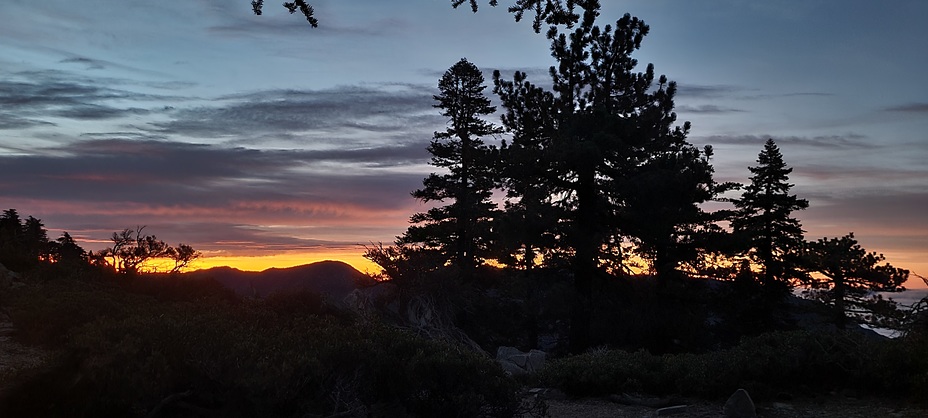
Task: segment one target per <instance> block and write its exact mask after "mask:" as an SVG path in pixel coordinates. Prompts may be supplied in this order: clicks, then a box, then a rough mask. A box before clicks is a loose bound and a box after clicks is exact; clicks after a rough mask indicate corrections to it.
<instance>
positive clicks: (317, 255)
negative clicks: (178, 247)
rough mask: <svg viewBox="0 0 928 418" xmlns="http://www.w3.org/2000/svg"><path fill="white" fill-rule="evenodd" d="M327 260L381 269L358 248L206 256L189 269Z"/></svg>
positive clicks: (280, 265) (282, 265)
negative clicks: (257, 254)
mask: <svg viewBox="0 0 928 418" xmlns="http://www.w3.org/2000/svg"><path fill="white" fill-rule="evenodd" d="M327 260H334V261H342V262H344V263H348V264H350V265H351V266H352V267H354V268H356V269H358V271H360V272H362V273H376V272H379V271H380V267H379V266H377V265H376V264H374V263H372V262H370V261H369V260H368V259H366V258H364V257H363V256H362V251H360V250H357V249H346V250H344V251H338V250H326V251H316V252H300V253H284V254H274V255H263V256H213V257H207V256H204V257H202V258H200V259H198V260H196V261H195V262H194V264H193V266H192V269H188V271H189V270H197V269H208V268H212V267H224V266H228V267H232V268H236V269H239V270H243V271H262V270H267V269H269V268H287V267H295V266H301V265H304V264H311V263H315V262H319V261H327Z"/></svg>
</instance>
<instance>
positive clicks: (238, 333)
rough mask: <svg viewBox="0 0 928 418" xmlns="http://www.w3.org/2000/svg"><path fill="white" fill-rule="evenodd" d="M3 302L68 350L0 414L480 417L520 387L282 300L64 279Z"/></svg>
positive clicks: (468, 359) (507, 403)
mask: <svg viewBox="0 0 928 418" xmlns="http://www.w3.org/2000/svg"><path fill="white" fill-rule="evenodd" d="M97 291H99V292H97ZM8 301H10V302H11V303H12V305H11V309H13V310H14V311H16V312H18V314H17V317H18V318H19V321H18V322H17V325H18V326H21V325H19V324H25V323H29V324H30V325H33V326H35V327H36V328H37V329H41V330H43V331H41V332H38V333H37V335H36V336H35V337H32V338H34V339H35V340H37V341H42V340H45V339H48V341H61V344H62V347H63V348H62V349H61V350H60V356H59V357H58V359H57V361H55V362H53V363H52V364H51V365H49V367H48V368H47V369H46V370H43V371H40V372H36V373H34V374H32V375H28V376H21V382H20V384H19V385H18V386H16V387H13V388H11V389H9V390H7V392H6V393H5V394H4V396H3V397H2V399H0V416H4V417H8V416H9V417H15V416H69V417H70V416H74V417H79V416H146V415H149V414H150V413H152V412H153V413H154V416H165V417H167V416H190V415H192V414H200V415H202V414H204V413H209V414H218V416H229V417H252V416H253V417H274V416H281V417H290V416H305V415H307V414H315V415H322V416H328V415H332V414H336V413H343V412H352V413H353V414H356V415H373V416H378V415H379V416H405V415H408V416H459V417H475V416H508V415H512V413H513V412H514V409H515V407H516V406H517V402H518V398H517V390H518V386H517V384H516V383H515V382H514V381H513V380H511V379H510V378H508V377H507V376H506V375H505V374H504V373H503V372H502V370H501V369H499V367H497V366H496V364H494V363H493V362H492V361H491V360H490V359H488V358H486V357H483V356H480V355H477V354H475V353H472V352H469V351H466V350H465V349H462V348H460V347H457V346H453V345H449V344H445V343H439V342H434V341H428V340H424V339H422V338H419V337H417V336H415V335H412V334H410V333H408V332H404V331H401V330H397V329H393V328H389V327H386V326H384V325H380V324H377V323H364V322H358V321H355V320H352V319H348V318H344V317H343V318H337V317H332V316H318V315H312V314H309V313H306V312H303V313H301V312H289V311H288V310H283V309H281V306H282V304H281V302H280V300H271V301H269V302H263V301H258V302H251V303H236V304H231V303H226V302H223V301H222V300H221V299H214V300H204V301H202V302H201V303H191V302H159V301H156V300H155V299H153V298H151V297H147V296H144V295H138V294H129V293H125V292H121V291H120V290H119V289H96V290H93V289H88V288H77V289H75V288H72V287H68V286H61V287H58V288H49V287H44V288H43V289H38V288H36V289H30V290H24V291H22V292H20V293H19V294H18V295H17V296H16V297H15V298H13V297H11V298H8ZM68 301H71V302H68ZM60 302H66V303H60ZM289 302H290V301H288V303H289ZM25 303H28V304H33V303H38V304H40V305H23V304H25ZM45 305H48V306H45ZM80 309H85V310H86V311H87V314H86V315H77V314H76V313H77V312H78V311H80ZM309 311H313V310H312V309H310V310H309ZM32 315H38V316H41V317H42V318H43V319H42V320H43V321H48V322H47V323H44V324H43V323H39V322H34V321H33V322H30V320H29V319H28V318H30V317H31V316H32ZM69 315H75V317H74V318H69V317H68V316H69ZM51 330H54V332H56V333H60V335H65V337H51V336H49V335H47V334H48V333H49V332H51Z"/></svg>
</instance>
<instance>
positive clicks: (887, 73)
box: [0, 0, 928, 287]
mask: <svg viewBox="0 0 928 418" xmlns="http://www.w3.org/2000/svg"><path fill="white" fill-rule="evenodd" d="M450 3H451V2H450V0H396V1H389V2H387V1H382V0H352V1H347V0H313V1H311V2H310V4H312V5H313V6H314V7H315V9H316V17H317V18H318V19H319V20H320V26H319V27H318V28H315V29H314V28H311V27H310V26H309V25H308V24H307V23H306V21H305V20H304V19H303V18H302V16H300V15H299V14H297V15H289V14H288V13H287V12H286V10H285V9H284V8H282V7H280V6H279V5H277V4H276V3H273V4H272V3H267V4H266V5H265V10H264V12H265V13H264V15H263V16H254V15H253V13H252V11H251V5H250V2H248V1H247V0H189V1H187V0H185V1H157V2H113V1H106V0H82V1H79V2H75V1H73V0H48V1H41V2H38V1H34V0H3V1H2V2H0V17H2V21H3V22H4V23H3V25H0V207H2V208H3V209H6V208H15V209H17V210H18V211H19V213H20V214H21V215H23V216H26V215H33V216H35V217H37V218H40V219H41V220H42V221H43V222H44V223H45V225H46V227H47V228H48V229H49V231H50V235H51V236H52V238H56V237H58V236H60V234H61V232H63V231H68V232H69V233H70V234H71V235H72V236H73V237H75V238H76V239H77V240H78V242H79V243H80V244H81V245H82V246H83V247H84V248H86V249H91V250H99V249H100V248H103V247H105V246H106V245H107V244H108V238H109V236H110V235H111V234H112V233H113V232H114V231H119V230H122V229H123V228H133V229H134V228H135V227H136V226H140V225H145V226H146V229H145V232H147V233H150V234H154V235H157V236H158V237H159V238H161V239H163V240H165V241H167V242H168V243H170V244H176V243H185V244H189V245H192V246H193V247H194V248H196V249H198V250H200V251H202V253H203V258H202V259H201V260H200V261H199V262H198V266H200V267H209V266H215V265H232V266H234V267H238V268H241V269H247V270H261V269H264V268H268V267H287V266H292V265H298V264H305V263H309V262H313V261H319V260H323V259H339V260H343V261H346V262H349V263H351V264H353V265H355V266H356V267H358V268H359V269H361V270H362V271H363V270H368V271H374V270H375V268H374V267H373V266H372V265H370V264H369V263H366V262H365V260H363V258H362V257H361V254H362V253H363V246H364V245H371V244H372V243H378V242H384V243H390V242H392V241H393V239H394V238H395V236H397V235H399V234H402V233H403V231H404V230H405V229H406V227H407V226H408V219H409V216H410V215H412V214H413V213H415V212H418V211H422V210H424V209H425V208H426V206H424V205H423V204H422V203H421V202H417V201H416V200H415V199H413V198H412V197H411V196H410V192H411V191H412V190H415V189H417V188H419V187H420V186H421V181H422V179H423V177H425V176H426V175H427V174H428V173H429V172H431V171H434V170H432V168H431V167H430V166H429V165H428V158H429V156H428V153H427V152H426V151H425V148H426V146H427V145H428V143H429V141H430V140H431V138H432V135H433V133H434V132H435V131H440V130H444V129H445V126H446V122H447V121H446V120H445V119H444V118H443V117H441V116H440V115H439V114H438V111H437V109H435V108H434V107H433V106H432V105H433V103H434V100H433V99H432V95H433V94H436V93H437V82H438V79H439V78H440V77H441V74H442V73H443V72H444V71H445V70H446V69H447V68H448V67H450V66H451V65H453V64H454V63H455V62H457V61H458V60H459V59H461V58H464V57H466V58H467V59H468V60H469V61H471V62H473V63H474V64H476V65H477V66H478V67H480V68H481V69H482V70H483V71H485V73H486V74H487V81H488V85H489V84H491V80H490V77H489V74H491V73H492V71H493V70H500V71H501V72H502V73H503V75H504V76H508V78H511V74H512V73H513V72H514V71H516V70H522V71H526V72H527V73H528V74H529V78H530V80H531V81H533V82H535V83H537V84H544V83H546V82H548V81H549V79H548V77H547V75H546V72H547V68H548V67H549V66H550V65H552V64H554V62H553V59H552V58H551V56H550V52H549V43H548V41H547V40H546V39H545V37H544V36H543V34H542V35H539V34H535V33H534V32H533V31H532V28H531V22H530V21H523V22H520V23H516V22H515V21H514V19H513V17H512V15H510V14H508V13H507V12H506V10H505V7H506V6H508V3H507V1H506V0H502V1H500V4H501V6H500V7H496V8H492V7H489V6H488V5H486V2H483V3H481V6H482V7H481V8H480V10H479V11H478V13H476V14H474V13H471V12H470V10H469V8H466V7H462V8H461V9H458V10H454V9H452V7H451V4H450ZM604 3H606V5H605V6H604V8H603V11H602V14H601V16H600V19H599V20H598V22H600V23H601V24H607V23H610V22H614V21H615V20H616V19H618V18H620V17H621V16H622V15H623V14H624V13H631V14H632V15H634V16H638V17H640V18H642V19H643V20H644V21H645V22H646V23H648V24H649V25H650V29H651V31H650V34H649V35H648V36H647V37H646V38H645V39H644V41H643V43H642V47H641V49H640V50H639V51H637V52H636V53H635V54H634V57H635V58H637V59H638V60H639V62H640V63H641V64H640V65H641V68H642V69H643V68H644V65H645V64H646V63H653V64H654V65H655V68H656V72H657V73H658V74H666V75H667V76H668V78H670V79H671V80H674V81H676V82H677V83H678V87H679V93H678V96H677V101H676V105H677V106H676V111H677V114H678V118H679V121H681V122H682V121H691V122H692V124H693V128H692V130H691V133H690V136H689V140H690V141H691V142H692V143H694V144H696V145H700V146H701V145H705V144H711V145H713V147H714V149H715V157H714V159H713V164H714V166H715V168H716V178H717V180H719V181H737V182H740V183H746V182H748V177H749V176H750V173H749V171H748V166H752V165H756V159H757V154H758V153H759V152H760V150H761V149H762V147H763V143H764V141H766V139H767V138H773V139H774V140H775V141H776V142H777V144H778V145H779V147H780V150H781V151H782V153H783V156H784V160H785V161H786V163H787V164H788V165H790V166H791V167H793V169H794V171H793V173H792V175H791V177H790V180H791V182H793V183H795V187H794V188H793V192H795V193H796V194H797V195H799V197H802V198H805V199H808V200H809V202H810V206H811V207H810V208H809V209H808V210H805V211H802V212H799V213H797V214H796V215H797V217H798V218H799V219H800V220H801V221H802V223H803V226H804V228H805V229H806V231H807V232H806V237H807V238H809V239H817V238H821V237H825V236H828V237H835V236H842V235H844V234H846V233H848V232H854V233H855V236H856V237H857V239H858V240H859V241H860V243H861V244H862V245H863V246H864V248H866V249H867V250H870V251H877V252H880V253H883V254H885V255H886V257H887V260H888V261H890V262H892V263H893V264H894V265H895V266H898V267H903V268H908V269H910V270H912V271H914V272H916V273H919V274H921V275H928V215H926V214H928V210H926V208H928V166H926V164H925V161H926V160H928V78H926V77H925V71H926V68H928V48H926V47H925V40H926V39H928V25H925V24H924V20H925V18H926V17H928V2H926V1H924V0H896V1H892V2H875V1H872V0H765V1H762V2H757V1H740V0H706V1H699V2H694V1H685V0H677V1H671V0H614V1H604ZM486 92H487V94H488V96H490V97H491V98H494V97H493V95H492V92H491V88H488V89H487V91H486ZM494 99H495V98H494ZM491 120H493V121H496V120H495V119H493V118H491ZM918 282H920V281H919V280H918V279H917V278H913V280H910V283H909V285H910V286H911V287H920V286H919V283H918Z"/></svg>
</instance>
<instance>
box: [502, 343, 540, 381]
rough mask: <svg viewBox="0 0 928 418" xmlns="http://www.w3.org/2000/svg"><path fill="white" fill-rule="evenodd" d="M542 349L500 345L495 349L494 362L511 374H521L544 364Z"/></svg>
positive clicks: (535, 370) (538, 369) (538, 368)
mask: <svg viewBox="0 0 928 418" xmlns="http://www.w3.org/2000/svg"><path fill="white" fill-rule="evenodd" d="M546 356H547V355H546V354H545V352H544V351H540V350H531V351H529V352H527V353H526V352H523V351H520V350H519V349H518V348H515V347H507V346H501V347H499V348H498V349H497V350H496V362H497V363H499V365H500V366H501V367H502V368H503V370H505V371H506V372H507V373H509V374H511V375H523V374H529V373H535V372H538V371H540V370H541V369H542V368H543V367H544V366H545V357H546Z"/></svg>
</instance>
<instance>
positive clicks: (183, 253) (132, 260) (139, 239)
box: [93, 226, 200, 275]
mask: <svg viewBox="0 0 928 418" xmlns="http://www.w3.org/2000/svg"><path fill="white" fill-rule="evenodd" d="M144 229H145V227H144V226H139V227H136V228H135V230H132V229H129V228H126V229H123V230H122V231H120V232H114V233H113V236H112V237H110V240H111V241H113V246H112V247H110V248H105V249H103V250H101V251H100V252H99V253H98V254H96V255H95V256H94V257H93V258H96V259H97V260H101V261H104V262H105V263H106V264H108V265H109V266H110V267H112V268H113V269H115V270H116V271H118V272H120V273H122V274H128V275H131V274H137V273H139V272H141V271H142V269H143V268H145V267H144V266H145V264H147V263H150V262H153V261H156V260H162V261H164V260H168V261H169V262H173V263H174V266H173V268H172V269H170V272H172V273H174V272H177V271H180V270H181V269H183V268H185V267H187V266H188V265H189V264H190V263H191V262H192V261H193V260H196V259H197V258H199V256H200V252H199V251H196V250H194V249H193V248H192V247H191V246H189V245H186V244H179V245H178V246H177V247H176V248H175V247H172V246H170V245H168V244H167V243H165V242H164V241H162V240H160V239H158V237H156V236H154V235H143V234H142V231H143V230H144ZM149 267H150V266H149ZM152 269H154V268H153V267H152Z"/></svg>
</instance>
